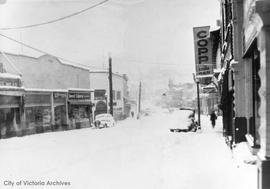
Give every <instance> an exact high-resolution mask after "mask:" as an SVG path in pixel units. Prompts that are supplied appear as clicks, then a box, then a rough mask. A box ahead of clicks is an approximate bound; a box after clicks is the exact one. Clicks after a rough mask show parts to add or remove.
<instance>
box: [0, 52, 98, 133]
mask: <svg viewBox="0 0 270 189" xmlns="http://www.w3.org/2000/svg"><path fill="white" fill-rule="evenodd" d="M0 65H1V71H2V73H0V91H1V93H0V101H2V103H1V104H2V105H3V106H1V108H0V109H1V110H0V116H1V117H0V119H1V122H2V123H4V124H2V127H1V136H2V137H10V136H21V135H26V134H34V133H42V132H46V131H57V130H67V129H75V128H77V129H78V128H81V127H89V126H91V122H92V120H93V114H92V106H93V104H92V101H93V91H92V90H90V89H89V85H90V81H89V70H88V69H86V68H83V67H77V66H73V65H69V64H66V63H62V62H61V61H60V60H58V59H57V58H55V57H53V56H50V55H43V56H41V57H39V58H34V57H29V56H24V55H15V54H10V53H4V52H1V54H0ZM2 109H3V110H2Z"/></svg>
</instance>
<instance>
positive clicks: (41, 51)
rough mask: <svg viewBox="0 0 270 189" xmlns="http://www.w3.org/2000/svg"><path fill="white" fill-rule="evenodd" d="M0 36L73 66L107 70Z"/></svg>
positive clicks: (0, 34)
mask: <svg viewBox="0 0 270 189" xmlns="http://www.w3.org/2000/svg"><path fill="white" fill-rule="evenodd" d="M0 36H2V37H4V38H7V39H9V40H10V41H13V42H15V43H18V44H20V45H23V46H25V47H27V48H30V49H32V50H34V51H37V52H40V53H42V54H48V55H51V56H53V57H55V58H58V59H60V60H64V61H66V62H70V63H73V64H77V65H80V66H83V67H91V68H95V69H101V70H106V69H104V68H100V67H95V66H90V65H88V66H87V65H84V64H81V63H78V62H75V61H72V60H68V59H66V58H63V57H60V56H55V55H53V54H51V53H48V52H46V51H43V50H40V49H38V48H35V47H32V46H30V45H27V44H25V43H23V42H20V41H18V40H16V39H13V38H11V37H8V36H6V35H4V34H2V33H0Z"/></svg>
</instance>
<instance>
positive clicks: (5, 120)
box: [0, 73, 24, 138]
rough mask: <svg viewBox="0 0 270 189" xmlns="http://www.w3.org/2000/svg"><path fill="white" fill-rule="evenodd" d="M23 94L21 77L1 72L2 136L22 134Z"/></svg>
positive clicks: (0, 106)
mask: <svg viewBox="0 0 270 189" xmlns="http://www.w3.org/2000/svg"><path fill="white" fill-rule="evenodd" d="M23 95H24V90H23V88H22V87H21V77H19V76H16V75H12V74H8V73H0V138H9V137H12V136H20V135H21V134H22V133H21V123H22V120H23V116H22V114H23V108H24V107H23Z"/></svg>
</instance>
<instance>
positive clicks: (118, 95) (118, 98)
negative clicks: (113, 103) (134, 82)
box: [117, 91, 121, 100]
mask: <svg viewBox="0 0 270 189" xmlns="http://www.w3.org/2000/svg"><path fill="white" fill-rule="evenodd" d="M117 100H121V91H117Z"/></svg>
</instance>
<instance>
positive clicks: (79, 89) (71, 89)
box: [68, 88, 95, 92]
mask: <svg viewBox="0 0 270 189" xmlns="http://www.w3.org/2000/svg"><path fill="white" fill-rule="evenodd" d="M68 90H69V91H88V92H94V91H95V90H94V89H82V88H68Z"/></svg>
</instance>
